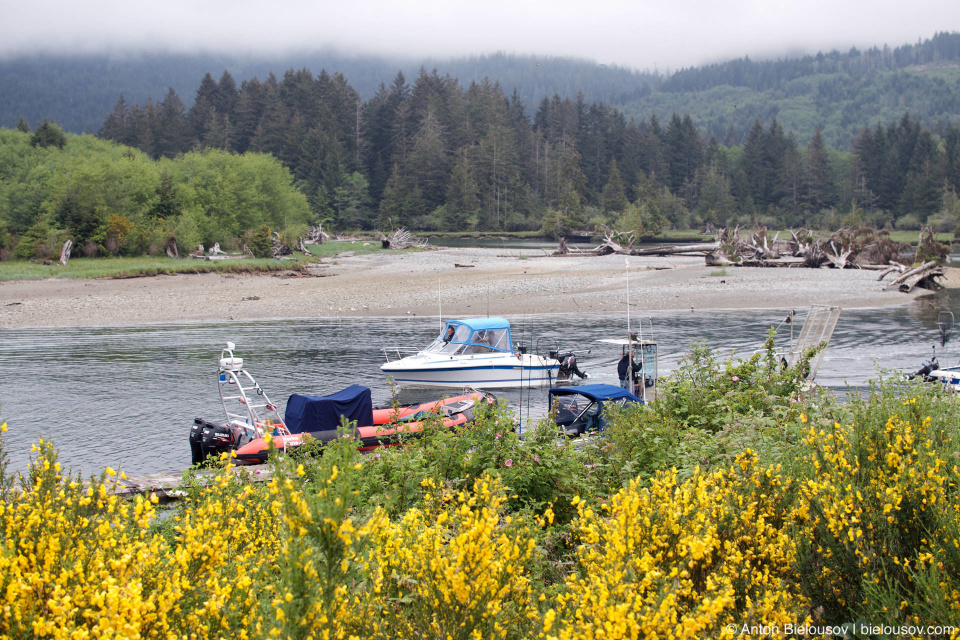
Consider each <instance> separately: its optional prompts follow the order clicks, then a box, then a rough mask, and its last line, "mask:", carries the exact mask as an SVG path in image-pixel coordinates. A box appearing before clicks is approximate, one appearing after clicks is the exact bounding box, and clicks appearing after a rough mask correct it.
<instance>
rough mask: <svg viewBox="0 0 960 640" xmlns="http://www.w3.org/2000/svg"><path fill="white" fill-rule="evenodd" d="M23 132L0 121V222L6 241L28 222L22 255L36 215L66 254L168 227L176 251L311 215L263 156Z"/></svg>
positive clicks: (151, 242)
mask: <svg viewBox="0 0 960 640" xmlns="http://www.w3.org/2000/svg"><path fill="white" fill-rule="evenodd" d="M30 139H31V136H30V135H28V134H25V133H22V132H19V131H13V130H0V203H2V204H0V226H3V227H5V228H6V229H8V230H9V232H10V233H11V234H12V235H13V238H12V239H11V241H10V244H13V242H14V241H15V240H17V239H18V237H19V236H21V235H25V234H27V231H28V229H32V228H33V231H32V232H31V234H30V237H29V238H25V239H26V240H27V243H26V244H24V245H23V248H21V250H20V253H19V254H17V255H20V256H23V257H36V256H35V253H36V252H35V248H36V245H37V243H38V233H39V232H40V228H41V227H42V226H43V225H47V226H48V227H49V228H50V229H51V230H52V231H53V232H55V233H54V235H56V236H57V237H59V236H61V235H67V236H69V237H70V238H72V239H73V241H74V247H75V249H74V251H75V255H83V253H86V254H87V255H98V254H118V253H122V254H125V255H143V254H146V253H151V252H152V253H157V252H162V246H163V245H164V244H165V243H166V242H167V240H168V239H169V238H170V237H174V238H175V239H176V240H177V244H178V246H179V249H180V250H181V251H183V252H189V251H194V250H195V249H196V247H197V245H198V244H201V243H202V244H204V245H206V246H212V245H213V244H214V243H216V242H219V243H220V244H221V246H223V247H228V246H236V247H238V246H239V240H238V239H239V238H240V237H241V236H243V235H244V233H245V232H246V231H247V230H249V229H254V228H256V227H257V226H259V225H261V224H267V225H268V226H270V227H271V228H276V229H285V228H286V227H287V225H290V226H291V227H296V228H298V229H301V230H302V229H304V228H305V226H306V225H307V224H309V223H310V222H311V221H312V214H311V212H310V209H309V206H308V205H307V202H306V199H305V198H304V197H303V196H302V195H301V194H300V193H299V192H297V191H296V190H295V189H294V187H293V184H292V176H291V175H290V172H289V171H287V170H286V169H284V168H283V167H282V166H281V165H280V164H279V163H278V162H277V161H276V160H275V159H274V158H272V157H270V156H265V155H262V154H245V155H237V154H230V153H226V152H223V151H216V150H212V151H207V152H205V153H188V154H186V155H184V156H181V157H179V158H177V159H175V160H162V161H159V162H155V161H152V160H150V159H149V158H147V157H146V156H145V155H144V154H142V153H140V152H138V151H135V150H133V149H130V148H128V147H121V146H119V145H116V144H113V143H109V142H104V141H101V140H97V139H95V138H92V137H90V136H71V137H69V140H70V144H68V145H66V146H64V147H63V148H58V147H56V146H51V147H49V148H42V147H34V146H32V145H31V144H30ZM38 224H39V225H40V226H37V225H38ZM34 227H36V228H34ZM45 241H46V238H44V239H42V240H39V242H40V243H41V244H42V243H43V242H45ZM61 243H62V240H61ZM59 251H60V248H59V246H57V247H56V251H55V252H54V253H55V254H59ZM48 253H49V252H48Z"/></svg>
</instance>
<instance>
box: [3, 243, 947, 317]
mask: <svg viewBox="0 0 960 640" xmlns="http://www.w3.org/2000/svg"><path fill="white" fill-rule="evenodd" d="M545 253H546V252H536V251H531V250H529V249H525V250H517V249H486V248H484V249H479V248H478V249H463V248H457V249H439V250H428V251H408V252H383V253H376V254H365V255H353V256H351V255H341V256H339V257H337V258H336V259H334V260H329V261H327V263H326V264H322V265H318V267H317V268H316V269H314V270H312V271H313V273H314V274H316V275H312V276H300V275H294V274H292V273H279V274H266V275H234V274H223V275H221V274H191V275H177V276H154V277H147V278H132V279H104V280H42V281H8V282H0V328H15V327H70V326H103V325H117V324H150V323H171V322H185V321H215V320H228V319H229V320H252V319H274V318H315V317H337V316H340V317H346V316H403V315H414V314H415V315H436V314H437V310H438V299H439V301H440V302H441V303H442V311H443V315H444V316H445V317H446V316H450V317H453V316H460V317H463V316H470V315H487V314H488V313H489V314H490V315H503V316H508V317H509V316H512V315H517V314H521V313H570V312H573V313H582V312H597V313H616V312H618V311H619V310H622V309H623V305H624V303H625V297H626V292H627V277H626V276H627V270H628V269H629V279H630V302H631V308H632V309H636V310H638V311H643V310H650V311H653V310H676V309H691V308H692V309H747V308H751V309H759V308H799V307H804V306H809V305H811V304H831V305H839V306H841V307H844V308H854V307H880V306H889V305H902V304H906V303H908V302H910V301H911V300H914V299H915V298H917V297H918V296H920V295H924V294H928V293H929V292H927V291H923V290H917V291H915V292H913V293H910V294H904V293H900V292H899V291H897V290H896V288H892V289H888V290H885V288H884V286H885V283H884V282H878V280H877V276H878V273H877V272H876V271H860V270H855V269H847V270H843V271H839V270H835V269H800V268H797V269H783V268H781V269H761V268H749V267H727V268H726V269H723V270H718V269H716V268H713V267H706V266H704V263H703V258H699V257H677V256H673V257H631V258H629V267H627V266H626V265H625V259H624V257H623V256H617V255H611V256H603V257H565V258H554V257H549V256H547V255H545ZM946 271H947V282H946V284H947V286H960V278H958V274H957V273H956V272H957V271H958V270H957V269H947V270H946ZM889 279H890V276H888V277H887V280H888V281H889Z"/></svg>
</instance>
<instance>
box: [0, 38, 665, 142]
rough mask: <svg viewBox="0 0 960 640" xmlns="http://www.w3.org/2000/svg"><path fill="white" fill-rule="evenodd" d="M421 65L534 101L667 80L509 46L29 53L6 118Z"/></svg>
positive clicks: (0, 109)
mask: <svg viewBox="0 0 960 640" xmlns="http://www.w3.org/2000/svg"><path fill="white" fill-rule="evenodd" d="M421 67H423V68H425V69H427V70H432V69H434V68H437V69H440V70H441V72H442V73H445V74H447V73H448V74H450V75H451V76H453V77H455V78H458V79H460V81H461V82H462V83H469V82H470V81H472V80H476V81H480V80H482V79H483V78H484V77H490V78H493V79H495V80H496V81H499V82H500V83H501V85H503V86H505V87H509V88H510V89H509V90H510V91H512V90H513V89H514V88H516V89H517V91H519V92H520V95H521V96H522V97H523V99H524V100H525V101H526V102H528V103H531V104H536V103H537V102H539V101H540V99H541V98H543V97H544V96H552V95H553V94H555V93H558V94H560V95H561V96H574V95H576V94H577V92H578V91H583V92H584V93H585V94H586V95H587V96H589V97H590V98H591V99H596V100H603V101H605V102H608V103H612V104H622V103H624V102H625V101H627V100H630V99H634V98H637V97H639V96H642V95H643V94H644V93H647V92H649V91H650V88H651V86H652V85H654V84H655V83H656V82H659V78H658V77H656V76H652V75H649V74H643V73H638V72H636V71H631V70H629V69H624V68H621V67H617V66H614V65H597V64H596V63H594V62H590V61H586V60H576V59H571V58H557V57H551V56H537V57H534V56H514V55H506V54H502V53H498V54H493V55H483V56H473V57H469V58H461V59H454V60H450V59H445V60H439V59H436V60H432V59H427V60H412V59H403V58H389V59H388V58H377V57H350V56H344V55H338V54H335V53H311V54H304V55H299V56H284V57H276V58H265V57H260V58H251V57H237V56H213V55H175V54H140V55H131V56H114V57H111V56H70V57H58V56H31V57H23V58H15V59H11V60H0V126H5V127H14V126H16V124H17V122H18V120H19V119H20V117H21V116H23V117H24V119H25V120H26V121H27V122H30V123H31V124H36V123H38V122H40V121H42V120H44V119H49V120H53V121H56V122H57V123H58V124H59V125H60V126H62V127H63V128H64V129H65V130H67V131H70V132H73V133H82V132H85V131H86V132H95V131H97V130H98V129H99V128H100V125H101V124H102V123H103V119H104V118H105V117H106V115H107V114H108V113H109V112H110V109H111V108H112V107H113V104H114V103H115V102H116V101H117V98H118V97H119V96H120V95H121V94H122V95H123V96H124V98H125V99H126V100H128V101H129V102H131V103H133V102H137V103H145V102H146V101H147V99H148V98H149V99H151V100H153V101H158V100H161V99H162V98H163V96H164V95H166V93H167V91H168V90H169V89H170V88H173V89H174V91H176V92H177V93H178V94H179V95H180V96H182V97H183V99H184V101H185V102H186V104H187V106H188V107H189V106H190V105H191V104H192V103H191V100H192V99H193V91H194V89H195V88H196V86H197V82H198V81H199V80H200V79H201V78H202V77H203V76H204V74H206V73H208V72H214V73H216V74H217V75H219V74H220V73H221V72H222V71H224V70H227V71H228V72H229V73H230V75H231V76H232V77H234V78H235V79H236V81H237V82H242V81H244V80H249V79H251V78H254V77H258V78H260V79H261V80H262V79H264V78H266V77H267V76H268V75H269V74H270V73H271V72H272V73H275V74H277V75H280V74H282V73H283V72H284V70H286V69H309V70H311V71H312V72H313V73H315V74H316V73H320V72H321V71H324V70H326V71H327V72H329V73H341V74H343V75H345V76H346V77H348V78H350V82H351V85H352V86H353V87H354V88H355V89H356V90H357V92H358V93H359V94H360V95H361V96H362V97H363V98H364V99H369V98H371V97H372V96H373V95H374V94H375V93H376V92H377V89H379V87H380V84H381V83H386V84H389V83H390V81H391V80H392V79H393V78H394V76H396V75H397V72H398V71H399V72H402V73H404V74H406V75H407V76H408V77H414V76H415V75H416V74H417V72H418V70H419V69H420V68H421Z"/></svg>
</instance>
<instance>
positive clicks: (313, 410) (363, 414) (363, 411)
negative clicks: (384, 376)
mask: <svg viewBox="0 0 960 640" xmlns="http://www.w3.org/2000/svg"><path fill="white" fill-rule="evenodd" d="M341 416H342V417H344V418H346V419H347V420H350V421H356V423H357V426H360V427H368V426H370V425H372V424H373V402H372V401H371V399H370V389H369V388H367V387H362V386H360V385H358V384H352V385H350V386H349V387H347V388H346V389H343V390H342V391H338V392H336V393H333V394H331V395H329V396H307V395H301V394H299V393H295V394H293V395H292V396H290V399H289V400H287V409H286V411H284V413H283V421H284V422H285V423H286V425H287V429H289V430H290V433H306V432H311V431H328V430H331V429H336V428H337V427H339V426H340V419H341Z"/></svg>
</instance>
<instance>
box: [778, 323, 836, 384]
mask: <svg viewBox="0 0 960 640" xmlns="http://www.w3.org/2000/svg"><path fill="white" fill-rule="evenodd" d="M841 310H842V309H841V308H840V307H827V306H823V305H813V306H812V307H810V311H808V312H807V317H806V318H804V320H803V326H802V327H801V328H800V335H799V336H798V337H797V341H796V342H794V343H792V344H791V346H790V351H788V352H787V363H788V364H789V365H790V366H793V365H795V364H796V363H797V362H798V361H799V360H800V356H801V355H803V352H804V351H806V350H807V349H809V348H810V347H815V346H816V345H818V344H820V343H821V342H829V341H830V338H831V337H832V336H833V330H834V329H836V327H837V320H838V319H839V318H840V311H841ZM822 359H823V350H822V349H821V350H820V352H819V353H817V355H816V356H814V357H813V359H812V360H811V361H810V372H809V373H808V374H807V380H813V379H814V377H816V375H817V370H818V369H819V368H820V361H821V360H822Z"/></svg>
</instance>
